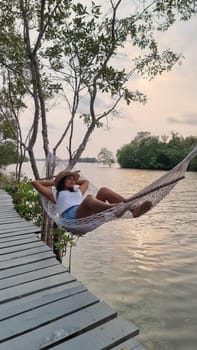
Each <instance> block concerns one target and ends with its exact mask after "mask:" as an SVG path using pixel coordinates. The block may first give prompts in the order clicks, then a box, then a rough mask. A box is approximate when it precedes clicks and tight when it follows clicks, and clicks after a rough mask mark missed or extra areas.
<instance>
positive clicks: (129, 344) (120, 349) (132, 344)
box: [110, 339, 147, 350]
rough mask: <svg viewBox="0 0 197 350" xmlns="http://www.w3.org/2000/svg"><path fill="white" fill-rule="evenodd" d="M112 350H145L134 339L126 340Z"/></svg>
mask: <svg viewBox="0 0 197 350" xmlns="http://www.w3.org/2000/svg"><path fill="white" fill-rule="evenodd" d="M110 349H112V350H147V349H146V348H145V347H144V346H143V345H142V344H140V343H139V342H138V341H137V340H136V339H130V340H127V341H126V342H124V343H121V344H119V345H117V346H115V347H113V348H110Z"/></svg>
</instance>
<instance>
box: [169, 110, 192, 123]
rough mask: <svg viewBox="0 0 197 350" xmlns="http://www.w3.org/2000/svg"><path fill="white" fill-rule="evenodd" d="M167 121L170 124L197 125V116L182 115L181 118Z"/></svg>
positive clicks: (170, 118) (190, 114)
mask: <svg viewBox="0 0 197 350" xmlns="http://www.w3.org/2000/svg"><path fill="white" fill-rule="evenodd" d="M167 120H168V122H169V123H170V124H186V125H197V114H195V113H188V114H184V115H182V116H181V117H180V118H176V117H169V118H167Z"/></svg>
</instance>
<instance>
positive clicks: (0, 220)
mask: <svg viewBox="0 0 197 350" xmlns="http://www.w3.org/2000/svg"><path fill="white" fill-rule="evenodd" d="M16 223H17V224H23V223H26V221H25V220H24V219H22V218H21V217H20V216H18V217H17V218H7V217H6V218H0V227H1V226H4V225H7V224H16Z"/></svg>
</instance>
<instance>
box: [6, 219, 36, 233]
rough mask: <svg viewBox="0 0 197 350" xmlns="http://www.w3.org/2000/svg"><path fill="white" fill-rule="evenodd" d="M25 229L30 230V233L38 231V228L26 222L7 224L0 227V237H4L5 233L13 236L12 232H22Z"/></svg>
mask: <svg viewBox="0 0 197 350" xmlns="http://www.w3.org/2000/svg"><path fill="white" fill-rule="evenodd" d="M26 229H29V230H30V229H31V230H32V231H31V232H37V231H38V230H39V231H40V228H39V227H38V226H36V225H32V224H29V223H28V222H23V223H20V224H18V223H11V224H10V223H7V224H5V225H0V236H1V235H5V234H6V233H10V234H12V235H13V236H14V232H17V231H19V232H20V231H24V230H26Z"/></svg>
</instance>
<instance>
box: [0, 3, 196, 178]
mask: <svg viewBox="0 0 197 350" xmlns="http://www.w3.org/2000/svg"><path fill="white" fill-rule="evenodd" d="M196 4H197V0H190V1H188V0H181V1H171V0H167V1H163V0H157V1H156V0H154V1H148V0H146V1H143V2H141V1H138V2H136V8H135V7H134V4H133V2H131V5H130V14H127V15H126V16H121V5H122V0H116V1H115V0H109V2H108V3H107V4H105V5H104V6H100V5H98V4H96V3H95V2H93V1H92V2H91V3H90V4H89V5H84V4H83V3H82V2H81V3H80V2H76V1H72V0H67V1H65V0H1V2H0V37H1V41H0V70H1V77H2V78H1V80H0V82H1V84H0V100H1V105H2V106H3V108H4V111H6V113H4V116H5V118H7V119H8V120H9V121H11V120H15V125H16V137H17V145H18V151H20V156H21V161H22V159H23V156H24V152H27V153H28V156H29V159H30V162H31V166H32V169H33V173H34V176H35V178H39V176H40V174H39V171H38V167H37V163H36V159H35V146H36V144H37V143H38V142H40V139H39V136H41V138H42V147H43V152H44V154H45V157H46V159H48V155H49V154H50V153H53V154H54V155H56V154H57V152H58V150H59V148H60V146H62V145H64V149H65V157H66V154H67V158H68V160H69V167H70V168H72V167H73V166H74V165H75V163H76V162H77V160H78V159H79V158H80V157H81V155H82V153H83V151H84V149H85V148H86V145H87V142H88V140H89V137H90V135H91V134H92V133H93V131H94V130H95V129H96V128H100V127H102V126H103V125H104V123H105V121H106V120H108V119H109V118H110V117H111V116H113V112H115V110H116V108H117V106H118V104H119V102H120V101H121V100H123V101H125V103H127V104H131V103H134V102H140V103H145V102H146V96H145V95H144V94H143V93H141V92H140V91H138V90H135V89H134V90H133V91H131V90H129V88H128V84H127V83H128V81H129V79H131V77H132V76H133V75H134V74H135V75H136V74H137V75H139V76H142V77H144V78H147V79H153V78H154V77H155V76H156V75H157V74H162V72H163V71H169V70H171V68H172V67H173V65H174V64H175V63H176V62H177V61H178V60H179V59H180V57H181V54H179V53H174V52H172V51H171V50H170V49H167V50H164V51H160V50H159V45H158V43H157V41H156V34H157V32H158V31H159V32H164V31H166V30H168V28H169V27H170V26H171V25H172V24H173V23H174V22H175V19H177V18H178V16H179V18H180V19H181V20H189V19H190V18H191V16H193V15H194V14H196ZM106 6H107V7H109V8H107V9H106ZM125 45H130V55H131V54H132V57H131V59H130V66H129V67H128V68H127V69H126V67H125V66H124V62H123V65H122V66H121V65H120V64H117V59H118V57H120V55H121V50H122V49H123V48H124V46H125ZM118 62H120V61H118ZM104 97H105V98H107V99H108V106H109V107H108V108H106V109H105V108H104V109H102V108H100V105H101V104H100V103H99V101H100V100H102V99H103V98H104ZM58 99H60V101H61V103H62V104H63V105H64V108H65V125H64V127H63V129H62V131H61V132H62V133H60V134H59V139H58V140H57V142H56V144H53V143H52V140H51V139H50V137H49V120H48V116H49V113H48V111H49V110H50V106H51V105H52V104H54V103H57V100H58ZM82 101H85V105H86V108H82V103H81V102H82ZM25 110H26V111H28V121H29V128H28V130H27V132H26V134H25V135H24V130H22V124H23V123H22V121H23V120H24V115H27V113H26V114H24V111H25ZM57 118H58V117H57ZM77 120H79V121H81V122H82V123H83V124H84V126H85V128H84V130H85V131H84V134H82V133H80V137H81V139H80V140H79V143H78V145H77V146H76V145H75V144H74V139H75V137H74V136H75V134H76V133H77V134H78V135H79V133H78V128H77V127H75V125H77ZM10 125H11V123H10ZM53 172H54V167H53V166H52V167H49V168H47V172H46V176H52V175H53Z"/></svg>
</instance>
